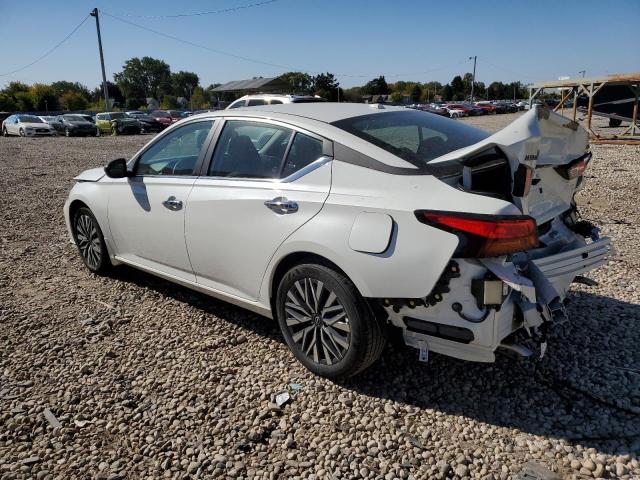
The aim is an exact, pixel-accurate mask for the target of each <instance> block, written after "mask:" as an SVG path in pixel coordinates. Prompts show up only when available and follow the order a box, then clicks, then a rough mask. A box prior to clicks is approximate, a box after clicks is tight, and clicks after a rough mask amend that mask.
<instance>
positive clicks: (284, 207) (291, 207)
mask: <svg viewBox="0 0 640 480" xmlns="http://www.w3.org/2000/svg"><path fill="white" fill-rule="evenodd" d="M264 204H265V205H266V207H267V208H268V209H269V210H271V211H273V212H276V213H277V214H278V215H285V214H287V213H296V212H297V211H298V204H297V203H296V202H294V201H292V200H287V197H276V198H274V199H273V200H267V201H266V202H264Z"/></svg>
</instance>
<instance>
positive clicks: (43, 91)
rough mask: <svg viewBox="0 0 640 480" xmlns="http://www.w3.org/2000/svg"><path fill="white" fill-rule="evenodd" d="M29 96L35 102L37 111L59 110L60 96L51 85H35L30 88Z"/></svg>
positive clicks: (34, 105)
mask: <svg viewBox="0 0 640 480" xmlns="http://www.w3.org/2000/svg"><path fill="white" fill-rule="evenodd" d="M29 94H30V95H31V98H32V100H33V107H34V109H35V110H40V111H45V110H58V109H59V107H60V106H59V104H58V96H57V95H56V91H55V90H54V89H53V88H52V87H51V85H46V84H44V83H34V84H33V85H31V87H29Z"/></svg>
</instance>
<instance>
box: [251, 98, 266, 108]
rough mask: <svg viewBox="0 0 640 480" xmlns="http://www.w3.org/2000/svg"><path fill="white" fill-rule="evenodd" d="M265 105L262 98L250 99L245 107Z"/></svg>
mask: <svg viewBox="0 0 640 480" xmlns="http://www.w3.org/2000/svg"><path fill="white" fill-rule="evenodd" d="M266 104H267V102H265V101H264V99H263V98H252V99H251V100H249V103H248V104H247V107H255V106H257V105H266Z"/></svg>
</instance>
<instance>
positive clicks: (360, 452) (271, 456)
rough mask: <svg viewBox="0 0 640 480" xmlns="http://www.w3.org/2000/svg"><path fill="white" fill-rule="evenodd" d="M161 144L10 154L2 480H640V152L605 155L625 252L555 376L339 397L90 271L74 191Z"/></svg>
mask: <svg viewBox="0 0 640 480" xmlns="http://www.w3.org/2000/svg"><path fill="white" fill-rule="evenodd" d="M513 117H514V116H513V115H502V116H494V117H488V118H487V117H483V118H476V119H470V120H464V121H469V122H472V123H476V124H480V125H484V126H485V127H486V128H488V129H494V130H495V129H496V128H499V127H500V126H501V125H502V124H504V123H506V122H507V121H508V120H510V119H513ZM149 138H150V137H148V136H133V137H115V138H112V137H102V138H54V139H21V138H9V139H5V138H0V192H2V202H3V208H2V209H0V479H9V478H36V479H50V478H58V479H71V478H101V479H112V480H114V479H117V478H127V479H137V478H211V477H219V478H327V479H343V478H385V479H393V478H401V479H405V478H415V479H422V478H453V477H455V478H501V479H505V478H519V476H521V475H522V477H521V478H524V475H525V474H526V472H527V471H528V470H527V468H531V469H532V470H531V471H543V472H544V471H547V472H548V473H549V477H548V478H558V477H559V478H594V477H595V478H599V477H604V478H614V477H619V478H640V463H639V462H638V459H637V456H636V454H637V453H638V452H639V451H640V349H639V345H640V329H639V328H638V319H639V318H640V307H639V305H640V294H639V292H640V289H639V286H640V280H639V278H640V275H639V273H640V261H639V259H638V258H639V257H638V254H637V250H636V249H638V248H640V240H639V239H640V235H639V234H640V232H638V228H639V227H638V226H639V225H640V221H639V218H638V216H639V215H640V214H639V213H638V211H639V209H640V200H639V193H640V191H639V190H640V188H639V185H640V173H639V172H640V170H639V169H638V160H639V157H640V147H637V146H636V147H620V146H595V147H594V148H593V150H594V158H595V161H594V162H593V165H592V166H591V167H590V169H589V171H588V173H589V177H590V178H589V184H588V186H587V188H586V190H585V191H584V192H582V193H581V194H580V195H579V204H580V207H581V210H582V214H583V216H584V217H585V218H589V219H592V220H594V221H595V222H597V223H598V224H599V225H600V226H601V227H602V231H603V233H604V234H606V235H610V236H611V237H613V239H614V241H615V242H616V248H617V253H616V254H615V257H614V258H613V260H612V262H611V263H610V264H609V265H607V266H606V267H604V268H602V269H600V270H599V271H597V272H596V273H594V274H593V275H592V277H593V278H594V279H595V280H597V281H598V282H600V284H599V286H597V287H593V288H586V287H582V286H576V287H575V288H574V291H573V293H572V295H571V300H572V303H571V305H570V307H569V313H570V315H571V318H572V320H571V322H570V323H568V324H567V325H566V326H564V327H563V328H560V329H558V330H557V331H556V332H555V333H554V335H553V337H552V339H551V342H550V345H549V349H548V353H547V355H546V356H545V358H544V359H543V360H542V361H540V362H529V363H522V362H516V361H512V360H507V359H500V360H499V361H498V362H497V363H495V364H490V365H486V364H472V363H467V362H463V361H457V360H453V359H449V358H446V357H442V356H438V355H432V356H431V358H430V361H429V363H428V364H427V365H424V364H419V363H418V362H417V361H416V360H417V355H416V353H415V351H413V350H409V349H404V348H397V347H392V346H389V347H388V348H387V350H386V351H385V353H384V355H383V357H382V358H381V360H380V361H379V362H378V363H377V364H375V365H374V366H373V367H372V368H371V369H370V370H368V371H367V372H365V373H364V374H363V375H361V376H360V377H358V378H357V379H355V380H352V381H350V382H348V383H344V384H337V383H334V382H331V381H327V380H324V379H321V378H317V377H314V376H313V375H311V374H310V373H308V372H307V371H306V370H305V369H304V368H302V367H301V366H300V365H299V364H298V363H297V362H295V361H294V359H293V357H292V355H291V354H290V353H289V351H288V350H287V348H286V346H285V344H284V343H283V341H282V340H281V338H280V334H279V332H278V329H277V326H276V325H275V324H274V322H272V321H268V320H265V319H263V318H260V317H258V316H256V315H254V314H251V313H248V312H246V311H243V310H241V309H239V308H235V307H233V306H230V305H228V304H225V303H223V302H219V301H216V300H213V299H211V298H208V297H206V296H203V295H200V294H198V293H194V292H191V291H189V290H187V289H184V288H181V287H178V286H175V285H171V284H168V283H166V282H164V281H162V280H159V279H156V278H154V277H151V276H149V275H146V274H143V273H140V272H137V271H134V270H131V269H128V268H121V269H118V270H117V272H116V274H115V275H114V276H113V277H111V278H101V277H97V276H93V275H91V274H89V273H88V272H87V270H86V269H85V268H83V266H82V263H81V261H80V259H79V258H78V255H77V253H76V251H75V249H74V247H73V246H72V245H70V244H69V242H68V240H67V236H66V231H65V228H64V223H63V219H62V205H63V202H64V200H65V197H66V195H67V192H68V190H69V188H70V187H71V185H72V180H71V179H72V177H73V176H74V175H75V174H77V173H78V172H80V171H81V170H84V169H86V168H90V167H93V166H96V165H100V164H104V163H105V161H106V160H108V159H111V158H115V157H117V156H130V155H131V154H132V153H133V152H134V151H135V150H136V149H137V148H139V147H140V146H141V145H143V144H144V143H145V142H146V141H148V140H149ZM292 383H295V384H299V385H300V388H299V390H296V389H295V387H289V385H290V384H292ZM287 388H289V389H290V393H291V395H292V399H291V400H290V401H289V402H288V403H287V404H285V405H284V406H283V407H282V408H279V407H277V406H276V405H275V404H274V403H272V400H273V398H274V394H276V393H278V392H280V391H282V390H284V389H287ZM536 469H537V470H536ZM551 472H554V473H553V474H552V473H551ZM529 478H531V477H529Z"/></svg>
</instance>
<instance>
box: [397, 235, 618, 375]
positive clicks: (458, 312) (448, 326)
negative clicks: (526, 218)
mask: <svg viewBox="0 0 640 480" xmlns="http://www.w3.org/2000/svg"><path fill="white" fill-rule="evenodd" d="M610 253H611V241H610V240H609V239H608V238H600V239H598V240H595V241H593V242H591V243H588V244H586V243H585V242H584V241H583V240H582V241H579V242H577V241H576V242H574V243H572V246H571V247H569V246H567V247H565V249H564V250H562V251H560V252H557V253H554V254H550V255H544V256H540V257H538V258H533V257H535V255H533V253H530V252H523V253H522V254H518V255H515V256H514V257H513V258H512V261H509V262H507V261H504V260H502V261H500V260H499V259H478V260H471V259H470V260H465V259H456V260H455V263H456V265H458V267H457V268H458V269H459V277H456V278H450V279H449V280H448V285H447V289H448V291H447V292H446V293H444V294H442V296H441V298H442V300H441V301H439V302H438V303H437V304H436V305H433V304H429V303H428V302H424V304H423V305H419V306H413V307H411V303H412V302H409V303H408V304H407V305H406V306H400V307H398V304H397V303H396V304H395V305H394V308H387V311H388V313H389V318H390V320H391V323H392V324H394V325H396V326H398V327H401V328H402V329H403V336H404V340H405V343H406V344H407V345H409V346H412V347H414V348H417V349H419V350H420V352H421V353H420V357H421V359H425V358H426V357H427V355H428V352H429V351H434V352H437V353H441V354H445V355H449V356H452V357H456V358H460V359H463V360H470V361H480V362H493V361H495V351H496V350H497V349H498V348H500V347H505V346H506V345H505V344H504V343H503V342H505V339H506V337H509V336H510V335H511V334H512V333H514V332H515V331H517V330H520V329H522V328H524V329H526V330H527V331H528V332H529V333H530V334H531V335H532V336H533V337H534V338H537V339H538V340H539V342H540V343H541V346H542V345H543V344H544V342H545V335H546V333H545V332H546V330H547V328H548V327H550V326H552V325H553V324H554V323H561V322H563V321H565V320H566V319H567V317H566V312H565V308H564V299H565V297H566V294H567V291H568V290H569V286H570V285H571V283H572V282H573V280H574V279H575V277H576V276H578V275H581V274H584V273H585V272H588V271H590V270H593V269H595V268H597V267H599V266H601V265H603V264H604V263H606V261H607V259H608V257H609V255H610ZM486 278H493V279H497V280H500V281H502V282H503V284H504V285H503V286H504V289H503V290H504V297H503V299H502V302H501V303H500V304H497V305H490V306H487V305H482V304H480V300H479V299H478V298H477V295H475V296H474V294H473V293H472V290H473V285H474V283H475V282H478V279H486ZM494 282H495V280H494ZM428 298H429V297H427V299H428ZM510 347H511V346H510ZM544 348H545V347H544V346H542V349H541V353H543V352H544ZM512 350H513V348H512Z"/></svg>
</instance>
